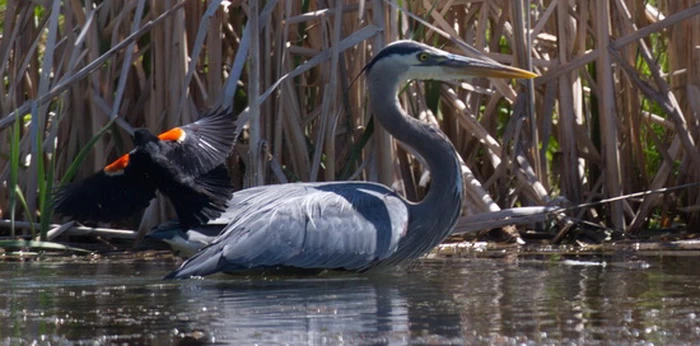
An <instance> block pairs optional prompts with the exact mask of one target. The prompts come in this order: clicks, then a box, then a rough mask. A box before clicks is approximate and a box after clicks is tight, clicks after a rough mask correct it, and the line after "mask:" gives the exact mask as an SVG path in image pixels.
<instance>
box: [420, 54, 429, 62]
mask: <svg viewBox="0 0 700 346" xmlns="http://www.w3.org/2000/svg"><path fill="white" fill-rule="evenodd" d="M428 58H429V56H428V53H425V52H424V53H419V54H418V60H419V61H428Z"/></svg>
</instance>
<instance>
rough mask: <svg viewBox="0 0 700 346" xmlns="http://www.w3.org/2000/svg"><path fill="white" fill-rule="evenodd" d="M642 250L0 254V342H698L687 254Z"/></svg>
mask: <svg viewBox="0 0 700 346" xmlns="http://www.w3.org/2000/svg"><path fill="white" fill-rule="evenodd" d="M597 260H598V261H600V260H601V259H597ZM644 261H647V262H649V263H650V264H651V267H650V268H649V269H642V268H643V267H644V266H634V265H632V266H630V265H607V266H602V265H588V264H590V263H591V262H590V261H589V262H574V261H572V262H566V263H568V264H571V265H567V264H564V263H565V262H561V261H554V262H550V261H542V260H534V259H529V260H528V259H522V258H521V259H516V260H511V261H505V260H484V259H469V260H463V259H450V260H440V261H437V260H424V261H421V262H417V263H415V264H414V265H412V266H411V267H410V268H402V269H397V270H394V271H388V272H384V273H377V274H373V275H369V276H366V275H347V276H326V277H324V276H321V277H310V278H278V279H266V278H261V277H255V278H245V277H229V276H225V275H221V276H214V277H211V278H207V279H205V280H186V281H175V282H173V281H161V280H160V279H159V278H160V277H161V276H162V275H163V274H165V273H166V272H168V271H169V270H170V269H171V268H172V267H173V264H172V263H170V262H146V261H136V262H129V263H115V262H103V263H77V264H76V263H72V264H51V263H25V264H20V263H0V278H2V279H3V283H4V285H3V286H2V290H0V322H2V323H0V344H4V343H29V342H31V341H33V340H37V341H39V343H42V342H43V343H52V344H69V343H74V342H98V343H129V344H153V345H167V344H172V343H178V342H180V343H187V342H189V343H190V344H192V342H194V341H197V342H199V343H211V342H216V343H224V344H227V343H228V344H254V343H258V344H261V345H269V344H308V345H323V344H329V345H335V344H339V343H346V344H379V345H402V344H406V343H420V344H422V343H433V344H465V343H468V344H473V343H477V344H493V343H496V344H504V343H507V344H511V343H524V344H540V343H561V342H571V343H577V344H589V343H595V342H597V341H598V342H601V341H602V342H605V343H611V342H612V343H630V342H632V343H636V342H640V341H649V342H654V343H673V342H689V343H693V342H697V341H698V340H700V323H699V322H698V316H700V288H699V286H698V284H697V278H698V274H700V273H699V271H700V266H697V265H695V263H696V258H695V257H679V256H676V257H661V258H645V259H644ZM595 263H600V262H594V264H595ZM613 264H614V263H613ZM197 342H195V343H197Z"/></svg>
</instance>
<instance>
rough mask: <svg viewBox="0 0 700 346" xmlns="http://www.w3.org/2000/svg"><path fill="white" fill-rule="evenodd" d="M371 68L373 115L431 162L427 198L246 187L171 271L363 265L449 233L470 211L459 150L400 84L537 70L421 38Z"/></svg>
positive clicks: (412, 253) (348, 187)
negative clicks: (223, 222)
mask: <svg viewBox="0 0 700 346" xmlns="http://www.w3.org/2000/svg"><path fill="white" fill-rule="evenodd" d="M365 71H366V76H367V83H368V86H369V92H368V95H369V99H370V107H371V110H372V112H373V114H374V116H375V117H376V119H377V120H378V121H379V123H380V124H381V125H382V126H383V127H384V128H385V129H386V130H387V131H388V132H389V133H390V134H392V135H393V136H394V138H396V139H398V140H399V141H401V142H403V143H404V144H405V145H408V146H410V147H411V148H413V150H414V151H415V152H416V153H418V155H420V156H422V157H423V159H424V160H425V162H426V164H427V166H428V169H429V171H430V173H431V175H432V183H431V186H430V190H429V191H428V193H427V195H426V196H425V198H424V199H423V200H422V201H421V202H419V203H412V202H409V201H407V200H405V199H404V198H402V197H401V196H399V195H397V194H396V193H395V192H394V191H392V190H391V189H389V188H388V187H386V186H384V185H380V184H375V183H371V182H355V181H344V182H327V183H294V184H281V185H268V186H260V187H254V188H250V189H246V190H242V191H239V192H236V193H234V196H233V198H232V199H231V202H230V203H229V209H232V210H235V212H234V215H233V218H232V219H231V223H230V224H228V226H227V227H226V228H224V229H223V231H222V232H221V234H220V235H219V236H218V237H217V238H216V239H214V240H213V241H212V242H211V243H210V244H209V245H208V246H207V247H205V248H203V249H202V250H201V251H199V252H198V253H197V254H196V255H194V256H193V257H191V258H190V259H189V260H187V261H185V262H184V263H183V264H182V265H181V266H180V268H178V269H177V270H175V271H173V272H172V273H170V274H168V275H167V276H166V278H187V277H191V276H204V275H209V274H213V273H217V272H234V271H241V270H248V269H274V268H288V267H291V268H300V269H339V270H351V271H360V272H364V271H367V270H370V269H374V268H378V267H384V266H387V265H390V264H396V263H400V262H403V261H406V260H409V259H413V258H416V257H418V256H420V255H422V254H424V253H426V252H427V251H429V250H430V249H431V248H432V247H434V246H435V245H437V244H439V243H440V242H441V241H442V240H443V239H444V238H445V237H446V236H447V235H449V234H450V232H451V230H452V229H453V227H454V225H455V222H456V221H457V217H458V216H459V214H460V211H461V209H462V192H463V191H462V190H463V186H462V169H461V167H460V163H459V161H458V159H457V153H456V151H455V149H454V147H453V146H452V143H451V142H450V141H449V139H448V138H447V137H446V136H445V135H444V134H443V133H442V132H441V131H440V130H439V129H438V128H436V127H434V126H432V125H429V124H427V123H424V122H421V121H419V120H417V119H414V118H412V117H410V116H409V115H407V114H406V113H405V112H404V111H403V110H402V109H401V107H400V106H399V101H398V97H397V91H398V88H399V87H400V86H401V85H402V84H403V83H405V82H406V81H408V80H412V79H435V80H455V79H464V78H469V77H473V76H486V77H504V78H533V77H535V76H536V75H535V74H534V73H532V72H528V71H525V70H521V69H518V68H514V67H508V66H503V65H500V64H497V63H491V62H485V61H482V60H476V59H472V58H467V57H464V56H459V55H454V54H450V53H448V52H445V51H443V50H440V49H437V48H433V47H430V46H427V45H424V44H421V43H418V42H413V41H398V42H395V43H392V44H390V45H387V46H386V47H385V48H384V49H382V50H381V51H380V52H379V53H378V54H377V55H376V56H375V57H374V58H373V59H372V61H371V62H370V63H369V64H368V65H367V66H366V67H365Z"/></svg>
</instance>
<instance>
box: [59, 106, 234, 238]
mask: <svg viewBox="0 0 700 346" xmlns="http://www.w3.org/2000/svg"><path fill="white" fill-rule="evenodd" d="M235 129H236V121H235V117H234V116H233V114H232V109H230V108H228V109H226V108H222V107H219V108H214V109H211V110H209V111H208V112H206V113H205V114H204V115H203V116H202V117H201V118H200V119H199V120H197V121H195V122H194V123H191V124H187V125H184V126H180V127H175V128H173V129H171V130H169V131H166V132H164V133H161V134H160V135H158V136H155V135H153V134H152V133H150V132H149V131H148V130H146V129H137V130H135V131H134V134H133V141H134V149H133V150H132V151H130V152H129V153H127V154H125V155H123V156H121V157H120V158H118V159H117V160H116V161H114V162H112V163H111V164H109V165H107V166H106V167H104V168H103V169H102V170H100V171H98V172H96V173H95V174H93V175H91V176H89V177H87V178H86V179H84V180H82V181H79V182H76V183H72V184H68V185H66V186H62V187H60V188H59V189H58V190H57V192H56V194H55V196H54V208H55V210H56V212H57V213H59V214H63V215H66V216H71V217H73V218H76V219H78V220H81V221H115V220H119V219H121V218H124V217H127V216H129V215H131V214H133V213H135V212H137V211H139V210H140V209H144V208H146V207H147V206H148V203H149V202H150V200H151V199H153V198H154V197H155V193H156V189H158V190H160V191H161V192H162V193H163V194H165V195H166V196H168V197H169V199H170V201H171V202H172V204H173V206H174V207H175V211H176V212H177V215H178V217H179V220H180V223H181V224H183V225H185V226H197V225H199V224H201V223H206V222H207V221H208V220H210V219H212V218H215V217H217V216H219V215H220V214H221V213H222V212H223V211H224V210H225V208H226V205H227V202H228V201H229V199H230V198H231V195H232V194H233V186H232V185H231V179H230V178H229V176H228V170H227V169H226V166H225V165H223V163H224V160H225V159H226V157H228V155H229V154H230V153H231V150H232V149H233V141H234V132H235Z"/></svg>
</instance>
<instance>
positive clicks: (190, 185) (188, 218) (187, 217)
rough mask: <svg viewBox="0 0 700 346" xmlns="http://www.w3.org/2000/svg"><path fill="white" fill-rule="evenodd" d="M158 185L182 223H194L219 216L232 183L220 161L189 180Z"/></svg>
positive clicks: (200, 222) (186, 225)
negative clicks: (205, 171)
mask: <svg viewBox="0 0 700 346" xmlns="http://www.w3.org/2000/svg"><path fill="white" fill-rule="evenodd" d="M159 185H160V187H159V188H160V190H161V192H163V193H164V194H165V195H166V196H168V198H169V199H170V202H171V203H172V204H173V207H175V212H177V216H178V220H179V221H180V223H181V224H182V225H183V226H184V227H196V226H198V225H201V224H203V223H207V222H208V221H209V220H211V219H215V218H217V217H219V215H221V213H222V212H223V211H224V210H226V207H227V205H228V201H229V199H230V198H231V195H232V194H233V185H231V179H230V178H229V175H228V169H226V166H224V165H219V166H217V167H216V168H214V169H212V170H211V171H209V172H208V173H206V174H203V175H201V176H199V177H196V178H193V179H191V180H189V179H188V180H186V181H180V182H172V183H169V184H163V183H161V184H159Z"/></svg>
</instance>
